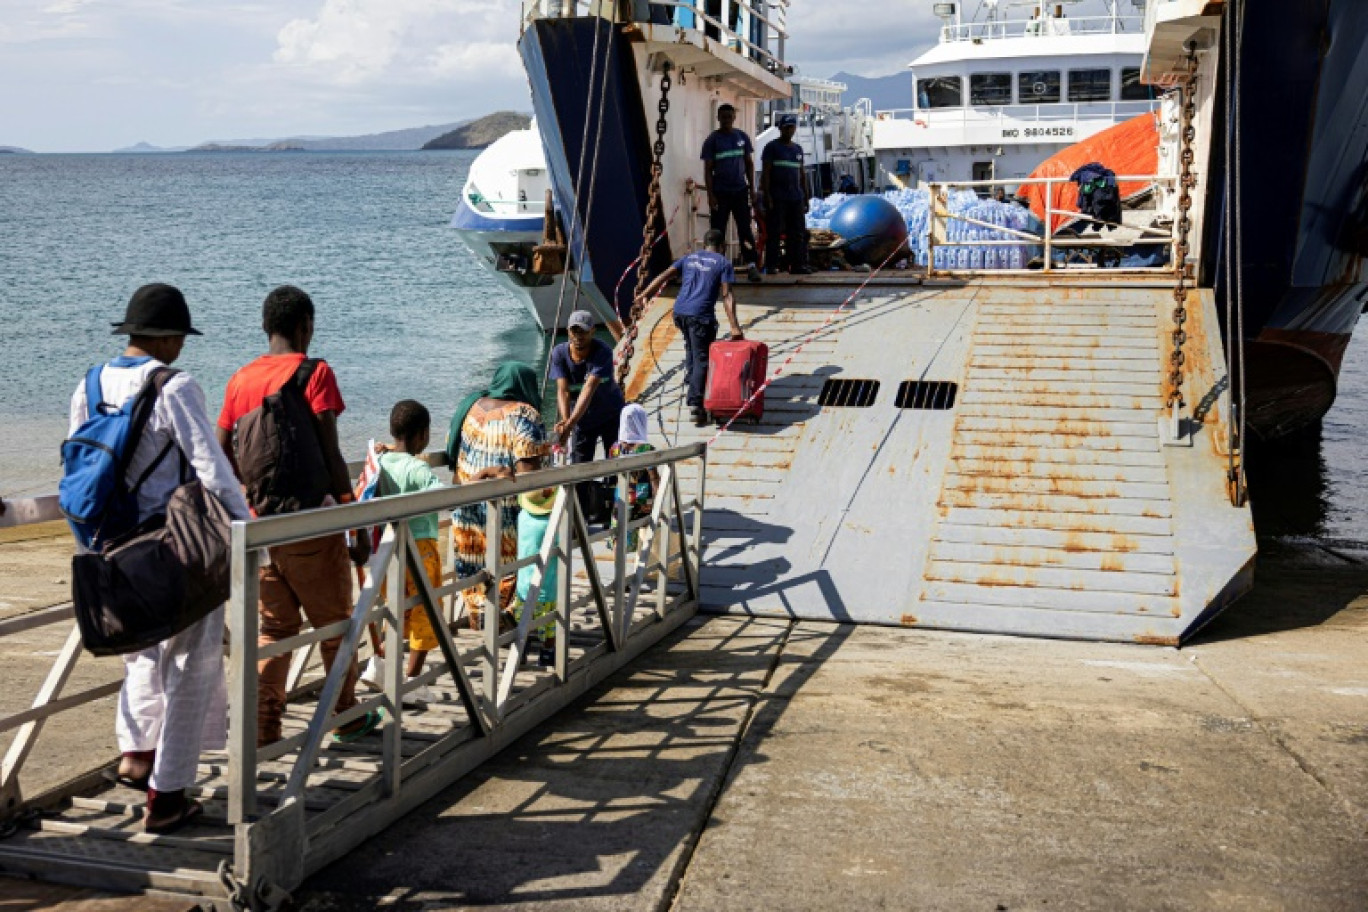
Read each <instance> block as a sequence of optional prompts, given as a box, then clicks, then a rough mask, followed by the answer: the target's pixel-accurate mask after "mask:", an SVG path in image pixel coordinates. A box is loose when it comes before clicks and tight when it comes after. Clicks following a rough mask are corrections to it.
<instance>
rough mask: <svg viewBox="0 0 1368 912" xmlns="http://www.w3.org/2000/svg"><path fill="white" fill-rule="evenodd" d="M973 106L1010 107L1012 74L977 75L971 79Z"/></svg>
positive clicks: (970, 92) (970, 87)
mask: <svg viewBox="0 0 1368 912" xmlns="http://www.w3.org/2000/svg"><path fill="white" fill-rule="evenodd" d="M969 103H970V104H971V105H1009V104H1011V103H1012V74H1011V73H975V74H973V75H972V76H970V77H969Z"/></svg>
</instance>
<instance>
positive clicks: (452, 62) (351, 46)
mask: <svg viewBox="0 0 1368 912" xmlns="http://www.w3.org/2000/svg"><path fill="white" fill-rule="evenodd" d="M518 9H519V4H518V3H517V2H516V0H493V2H490V0H324V2H323V4H322V6H321V7H320V8H319V9H318V10H317V11H316V12H315V13H314V14H313V15H311V16H307V17H301V18H296V19H292V20H290V21H289V22H287V23H286V24H285V26H284V27H283V28H281V30H280V33H279V35H278V36H277V48H276V51H275V54H274V58H273V59H274V61H275V63H277V64H279V65H281V66H283V67H288V68H290V69H291V70H292V71H293V73H292V76H293V77H294V78H298V79H304V80H308V81H311V82H314V83H316V84H331V85H337V86H346V87H351V86H358V85H365V84H379V83H382V82H391V83H392V82H398V83H413V82H418V81H424V80H433V79H437V80H457V79H461V78H464V77H485V78H487V77H490V76H500V75H501V76H504V77H508V76H513V75H515V74H516V73H520V72H521V66H520V65H519V62H518V54H517V50H516V48H515V46H514V42H515V41H516V39H517V31H516V29H517V21H518Z"/></svg>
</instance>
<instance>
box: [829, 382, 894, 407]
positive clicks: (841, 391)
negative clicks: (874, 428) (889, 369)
mask: <svg viewBox="0 0 1368 912" xmlns="http://www.w3.org/2000/svg"><path fill="white" fill-rule="evenodd" d="M878 395H879V381H878V380H837V379H835V378H832V379H829V380H827V381H826V382H825V383H823V384H822V392H821V394H820V395H819V396H818V397H817V404H818V405H820V406H834V407H836V408H869V407H870V406H871V405H873V404H874V399H875V398H876V397H877V396H878Z"/></svg>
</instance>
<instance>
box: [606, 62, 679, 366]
mask: <svg viewBox="0 0 1368 912" xmlns="http://www.w3.org/2000/svg"><path fill="white" fill-rule="evenodd" d="M670 69H671V64H670V62H669V61H668V60H667V61H665V63H664V64H663V65H662V66H661V70H660V101H659V102H658V103H657V104H656V110H657V111H659V112H660V116H659V117H657V118H656V126H655V131H656V140H655V145H654V146H653V147H652V148H651V151H652V153H653V154H654V156H655V157H654V159H653V160H652V161H651V186H650V190H649V195H648V197H647V201H646V223H645V224H644V225H643V226H642V229H641V256H640V257H639V258H638V260H637V283H636V290H635V291H633V292H632V310H631V316H630V317H629V319H628V321H627V335H626V336H625V337H624V338H623V340H622V355H621V357H620V359H619V361H618V384H619V385H620V386H623V387H625V386H626V384H627V374H628V372H629V371H630V370H631V368H632V355H633V354H634V353H635V352H636V338H637V325H638V324H639V323H640V322H641V315H642V312H643V311H645V309H646V302H645V301H643V300H642V299H641V294H642V292H644V291H645V290H646V286H647V285H649V284H650V281H651V247H653V246H654V245H655V242H656V238H655V235H654V230H655V223H656V222H657V221H659V219H660V176H661V174H663V173H664V171H665V165H664V164H663V160H664V158H665V132H666V131H667V130H669V128H670V123H669V121H668V120H666V118H665V115H667V114H669V113H670V87H671V86H673V85H674V81H673V80H672V79H671V78H670ZM613 306H614V307H616V306H617V301H613Z"/></svg>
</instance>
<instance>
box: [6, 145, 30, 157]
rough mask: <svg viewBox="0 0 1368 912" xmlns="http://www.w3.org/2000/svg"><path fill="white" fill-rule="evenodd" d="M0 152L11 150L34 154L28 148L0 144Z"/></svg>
mask: <svg viewBox="0 0 1368 912" xmlns="http://www.w3.org/2000/svg"><path fill="white" fill-rule="evenodd" d="M0 152H10V153H14V154H18V155H32V154H33V153H32V152H30V151H29V150H28V149H21V148H19V147H18V146H0Z"/></svg>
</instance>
